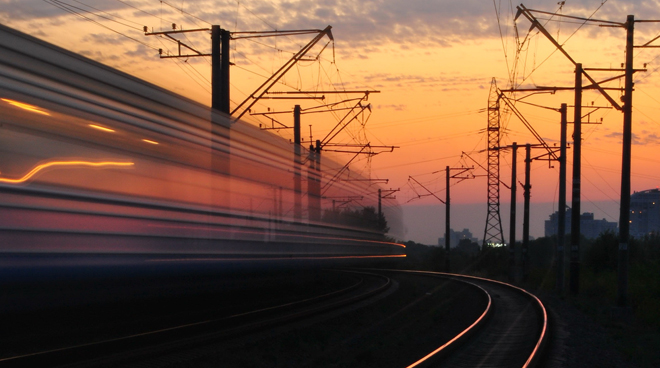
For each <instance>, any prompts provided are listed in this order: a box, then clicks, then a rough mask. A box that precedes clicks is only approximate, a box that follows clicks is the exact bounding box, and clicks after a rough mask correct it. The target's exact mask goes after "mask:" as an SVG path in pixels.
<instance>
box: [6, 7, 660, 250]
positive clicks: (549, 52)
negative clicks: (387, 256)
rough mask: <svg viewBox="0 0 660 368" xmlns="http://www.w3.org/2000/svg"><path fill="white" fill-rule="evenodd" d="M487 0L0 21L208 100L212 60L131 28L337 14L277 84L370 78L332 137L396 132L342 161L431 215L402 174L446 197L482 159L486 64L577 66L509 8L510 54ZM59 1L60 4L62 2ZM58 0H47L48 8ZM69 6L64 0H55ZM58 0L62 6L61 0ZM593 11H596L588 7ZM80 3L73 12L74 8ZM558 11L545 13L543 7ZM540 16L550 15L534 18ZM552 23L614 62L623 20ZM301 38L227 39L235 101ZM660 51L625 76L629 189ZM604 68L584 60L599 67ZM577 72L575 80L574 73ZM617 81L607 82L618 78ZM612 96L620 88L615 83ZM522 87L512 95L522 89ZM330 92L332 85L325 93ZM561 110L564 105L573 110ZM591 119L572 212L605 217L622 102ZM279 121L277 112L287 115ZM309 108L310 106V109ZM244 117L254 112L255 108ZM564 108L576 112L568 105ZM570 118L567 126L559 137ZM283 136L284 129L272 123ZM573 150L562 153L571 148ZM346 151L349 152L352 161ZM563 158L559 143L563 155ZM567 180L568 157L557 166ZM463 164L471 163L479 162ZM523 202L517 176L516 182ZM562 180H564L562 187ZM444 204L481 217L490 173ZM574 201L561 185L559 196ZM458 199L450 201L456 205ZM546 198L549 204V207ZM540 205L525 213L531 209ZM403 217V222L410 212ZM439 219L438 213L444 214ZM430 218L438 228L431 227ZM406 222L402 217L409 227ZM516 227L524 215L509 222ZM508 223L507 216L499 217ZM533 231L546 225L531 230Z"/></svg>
mask: <svg viewBox="0 0 660 368" xmlns="http://www.w3.org/2000/svg"><path fill="white" fill-rule="evenodd" d="M485 3H486V5H487V6H484V2H483V1H477V0H475V1H465V2H463V1H461V2H456V1H437V2H433V3H432V4H431V3H428V2H427V1H423V0H418V1H417V0H415V1H406V2H402V1H397V0H389V1H377V2H376V1H360V2H357V1H355V2H353V1H347V2H342V1H340V2H315V3H314V4H312V3H310V2H304V1H250V0H247V1H240V2H236V1H211V0H199V1H174V0H172V1H170V2H161V1H156V0H130V1H129V0H125V1H119V0H114V1H92V0H79V1H74V0H62V1H61V2H49V1H45V2H44V1H40V0H39V1H36V0H30V1H20V2H18V1H5V2H2V3H0V21H2V22H3V23H4V24H6V25H8V26H11V27H14V28H17V29H19V30H21V31H23V32H26V33H28V34H31V35H34V36H36V37H39V38H42V39H45V40H47V41H49V42H52V43H54V44H56V45H58V46H62V47H64V48H67V49H69V50H71V51H74V52H77V53H80V54H82V55H85V56H87V57H90V58H92V59H94V60H97V61H99V62H102V63H104V64H107V65H109V66H112V67H116V68H118V69H120V70H123V71H125V72H127V73H129V74H132V75H135V76H137V77H140V78H143V79H146V80H147V81H150V82H152V83H155V84H157V85H159V86H162V87H164V88H167V89H169V90H172V91H174V92H177V93H180V94H182V95H184V96H186V97H189V98H192V99H194V100H197V101H200V102H202V103H206V104H209V103H210V90H211V87H210V82H209V80H210V60H209V58H194V59H193V58H191V59H188V60H187V61H184V59H177V60H174V59H168V60H159V58H158V53H157V49H158V48H163V49H165V50H168V49H169V50H172V51H173V50H175V44H173V43H171V42H168V41H166V40H163V39H159V38H156V37H153V36H151V37H147V36H144V34H143V32H142V26H148V27H149V28H150V29H153V30H161V29H170V28H171V23H176V24H177V27H179V28H180V27H183V28H185V29H191V28H200V27H209V25H210V24H220V25H221V26H222V27H224V28H227V29H229V30H230V31H246V30H273V29H300V28H303V29H305V28H320V29H322V28H324V27H325V26H326V25H328V24H330V25H332V26H333V35H334V37H335V42H334V43H332V42H330V43H328V44H327V48H326V49H325V50H324V51H323V53H322V54H321V61H320V62H311V61H309V62H303V63H301V64H300V65H299V66H298V67H296V68H294V69H292V71H291V72H290V73H289V74H288V75H287V76H286V77H285V78H284V81H285V83H286V85H284V84H281V85H278V86H277V87H276V88H274V90H287V89H289V90H290V89H291V88H292V87H293V88H300V89H304V90H310V89H330V88H333V89H334V88H337V89H341V88H346V89H372V90H379V91H381V92H380V93H379V94H373V95H371V96H370V98H369V102H370V103H371V104H372V107H373V112H372V113H371V115H370V116H369V118H368V120H365V121H366V124H365V126H364V127H361V126H360V125H357V124H354V125H353V126H351V127H350V129H349V130H350V133H351V135H349V134H344V135H342V136H341V137H338V138H337V142H343V143H350V142H353V141H354V140H355V139H357V140H358V141H360V142H362V143H365V142H370V143H371V144H372V145H393V146H399V148H397V149H396V150H395V151H394V152H393V153H383V154H380V155H377V156H375V157H373V159H372V160H371V161H369V160H366V159H362V160H359V161H357V162H356V164H355V165H354V170H356V171H361V172H364V173H366V172H370V175H371V176H372V177H373V178H383V179H389V183H388V184H386V185H385V187H388V188H400V189H401V190H400V192H398V193H397V194H396V195H397V198H398V200H399V202H400V203H402V204H409V205H424V204H425V205H433V206H436V205H438V206H440V207H438V213H440V214H441V213H442V212H443V211H444V209H442V207H441V204H440V203H439V201H437V200H436V199H434V198H431V197H424V198H418V195H419V194H425V193H426V192H425V190H424V189H422V188H420V187H419V186H414V187H411V185H410V183H409V180H408V178H409V176H413V177H414V178H415V179H417V180H419V181H420V182H422V183H423V184H424V185H425V186H426V187H427V188H428V189H430V190H431V191H433V192H434V193H436V195H438V196H439V197H441V198H444V186H445V184H444V182H445V181H444V172H440V173H436V174H432V173H433V172H435V171H438V170H443V169H444V168H445V166H447V165H450V166H460V165H462V164H463V165H472V162H471V161H469V160H467V161H466V160H462V159H461V153H462V152H463V151H465V152H468V153H469V155H470V156H471V157H472V158H474V159H475V160H477V161H478V162H480V163H482V164H485V162H486V156H485V153H483V152H480V151H482V150H483V149H485V148H486V136H485V134H484V133H483V130H484V129H485V128H486V125H487V115H486V113H485V111H484V110H485V108H486V107H487V102H488V92H489V88H490V82H491V78H493V77H496V78H497V82H498V86H499V87H500V88H507V87H510V84H509V82H508V80H509V75H510V73H511V72H512V71H513V70H515V71H516V72H517V76H518V77H517V78H516V83H517V84H518V85H522V86H524V87H533V86H535V85H536V86H539V85H540V86H571V85H572V84H573V80H574V74H573V70H574V69H573V66H572V64H571V63H569V62H568V61H567V59H566V57H564V56H563V55H561V54H560V53H559V52H556V51H555V49H554V47H553V46H552V45H550V43H549V42H548V41H547V39H546V38H545V37H544V36H542V35H540V34H538V33H537V32H535V31H534V32H532V33H530V34H529V35H528V33H527V31H528V29H529V22H528V21H527V20H525V19H519V20H518V22H517V24H518V33H519V36H520V38H519V40H520V41H521V42H522V41H523V40H525V42H524V43H522V50H521V52H520V53H519V54H518V57H519V59H518V60H519V63H518V67H517V68H513V67H512V65H513V62H514V60H515V59H516V50H515V42H516V39H515V37H514V32H513V27H512V24H513V23H512V19H511V17H512V14H511V7H515V5H516V3H510V2H495V3H496V4H497V6H498V7H500V8H499V9H497V10H499V14H500V18H499V22H500V26H498V17H497V12H496V8H495V7H494V5H493V4H491V3H488V2H485ZM601 3H602V2H601V1H600V0H583V1H568V2H566V5H564V7H563V9H562V10H561V13H563V14H570V15H577V16H590V15H592V14H593V17H594V18H598V19H607V20H612V21H617V22H624V21H625V14H634V15H636V16H637V18H638V19H639V18H640V17H641V16H644V17H645V18H646V19H651V18H654V17H655V18H656V19H660V12H659V10H658V9H655V8H654V7H652V6H651V5H648V4H646V2H645V1H641V0H640V1H612V0H610V1H606V2H605V3H604V4H601ZM67 4H68V5H67ZM524 4H525V6H526V7H528V8H532V9H541V10H545V11H550V12H554V11H557V10H558V9H557V4H556V2H555V1H553V2H543V1H539V0H537V1H528V2H525V3H524ZM56 5H59V7H58V6H56ZM63 6H64V7H65V8H66V9H63V8H62V7H63ZM67 9H68V11H65V10H67ZM596 10H598V11H597V12H596V13H594V12H595V11H596ZM72 11H73V12H78V15H76V14H71V12H72ZM555 20H556V19H555ZM546 21H547V22H546ZM543 23H545V24H547V27H548V29H549V30H550V32H551V34H552V35H553V36H555V37H557V38H558V40H559V41H560V42H561V43H563V44H565V47H566V50H567V51H568V52H569V54H570V55H571V56H572V57H573V58H574V59H575V60H577V61H579V62H582V63H583V64H584V66H585V67H619V64H620V63H621V62H623V60H624V52H623V48H624V44H623V42H624V33H625V32H624V30H622V29H611V28H599V27H595V26H589V25H587V26H581V25H580V24H576V22H575V21H565V22H561V23H560V22H556V21H553V20H549V21H548V17H547V16H544V17H543ZM658 33H660V25H656V24H653V23H648V24H638V25H637V38H636V43H638V44H639V43H643V42H646V41H648V40H650V39H651V38H653V37H654V36H656V35H657V34H658ZM187 37H188V38H185V39H183V38H182V40H183V41H184V42H187V43H189V44H191V45H194V46H195V47H197V48H198V49H200V50H202V51H204V52H208V51H209V49H210V42H209V41H210V37H209V35H208V33H196V34H188V35H187ZM311 37H312V36H309V35H307V36H301V37H288V38H278V39H274V38H273V39H270V38H269V39H260V40H258V43H257V42H252V41H236V42H235V43H234V45H233V48H232V62H234V63H235V64H236V65H235V67H233V69H232V77H231V78H232V101H233V106H234V105H235V104H236V103H237V102H239V101H242V100H243V98H244V97H245V96H246V94H248V93H250V92H251V91H252V90H253V89H254V88H255V87H256V86H257V85H258V84H259V83H261V82H262V81H263V77H262V76H267V75H269V74H270V73H272V72H273V71H274V70H276V69H277V68H278V67H279V66H280V65H281V64H282V63H284V62H285V61H286V60H287V59H288V58H289V57H290V55H291V54H292V53H293V52H295V51H297V50H298V48H299V47H300V46H302V45H304V44H305V43H307V42H308V40H309V39H311ZM327 42H328V39H327V38H326V39H324V40H323V41H322V42H321V43H319V47H317V48H316V49H315V51H314V52H312V53H311V54H313V55H316V52H318V51H319V50H320V48H321V46H323V45H326V43H327ZM659 57H660V51H656V50H654V49H645V50H639V49H638V50H636V52H635V67H637V68H642V66H643V64H644V63H648V65H647V68H648V71H647V72H640V73H638V74H637V75H636V78H635V80H636V85H635V87H636V89H635V94H634V97H633V105H634V112H633V132H634V134H635V144H634V146H633V167H632V172H633V176H632V189H633V190H644V189H649V188H655V187H657V186H658V184H659V183H660V174H658V170H657V169H658V166H659V163H660V158H658V156H657V155H656V152H657V149H658V142H659V141H658V133H657V132H658V130H659V128H660V118H658V117H657V116H658V114H657V111H658V106H659V103H660V98H658V97H657V96H660V93H658V92H660V78H659V76H658V72H657V71H658V68H659V67H660V63H659V62H658V58H659ZM610 75H612V74H611V73H610V74H607V73H600V74H594V76H596V77H597V79H605V78H607V77H608V76H610ZM585 83H586V81H585ZM622 83H623V82H622V81H621V82H619V81H614V82H611V83H610V84H609V85H608V86H610V87H619V86H621V85H622ZM613 95H615V96H616V98H618V97H619V94H618V92H613ZM521 96H523V95H522V94H519V95H518V97H521ZM327 97H328V99H329V100H330V99H331V98H335V97H331V96H327ZM524 101H527V102H530V103H533V104H537V105H543V106H548V107H552V108H557V107H559V105H560V104H561V103H562V102H565V103H568V104H569V105H572V104H573V102H572V101H573V93H572V92H561V93H557V94H556V95H552V96H551V95H547V94H543V95H534V96H530V97H528V98H526V99H525V100H524ZM583 101H584V102H585V103H587V104H591V101H594V105H596V106H606V101H605V100H604V98H602V97H601V96H598V95H597V94H596V93H594V92H586V93H585V94H584V97H583ZM295 103H300V104H301V105H302V106H303V108H305V107H309V106H314V105H319V104H320V102H319V101H308V100H306V101H295V102H294V101H286V102H280V103H279V104H278V103H275V102H273V101H262V102H261V103H259V104H258V105H257V106H256V110H257V111H258V112H263V111H266V110H267V109H268V108H271V109H275V110H287V109H291V108H292V106H293V105H294V104H295ZM518 106H519V108H520V110H521V111H522V112H523V114H525V116H526V118H527V119H528V120H529V121H530V122H531V123H532V125H533V126H534V127H535V129H536V130H537V131H538V132H539V133H540V134H541V136H543V137H544V139H546V140H547V141H548V143H550V144H554V143H555V142H557V141H558V139H559V115H558V113H556V112H553V111H549V110H546V109H541V108H538V107H532V106H529V105H522V104H519V105H518ZM323 115H324V116H321V115H313V116H312V115H308V116H304V117H303V136H304V137H305V139H306V140H307V139H308V136H309V127H308V125H309V124H312V123H313V134H314V139H319V138H321V137H322V136H324V135H325V133H326V132H328V131H329V130H330V129H331V128H332V126H334V124H335V123H336V119H334V118H332V116H331V115H330V114H323ZM569 116H572V109H569ZM601 118H602V119H603V123H602V124H601V125H589V126H585V127H584V128H583V134H584V135H583V138H584V144H583V153H584V156H583V175H584V178H583V189H582V192H583V195H584V201H585V204H583V210H585V211H592V212H596V217H597V218H603V217H605V218H607V219H608V220H610V221H617V219H618V213H617V212H616V211H611V210H601V209H599V208H598V207H594V206H590V205H589V203H593V204H594V205H596V204H597V203H600V201H618V200H619V188H620V167H621V158H620V155H621V144H620V143H621V142H620V132H621V126H622V114H621V113H620V112H618V111H615V110H612V109H602V110H599V111H596V112H595V113H594V114H593V115H592V116H591V117H590V119H591V120H592V121H600V119H601ZM287 119H288V120H287ZM312 119H313V120H312ZM247 120H248V121H251V122H254V123H255V124H258V123H259V122H258V121H257V120H256V118H254V117H250V118H248V119H247ZM569 120H572V118H569ZM282 122H284V123H286V124H291V122H292V118H291V117H288V116H282ZM502 125H503V126H505V127H506V131H505V134H504V135H503V138H502V144H503V145H505V144H507V145H508V144H510V143H511V142H514V141H515V142H517V143H518V144H525V143H528V142H529V143H537V142H536V141H535V139H534V138H533V136H532V135H531V134H530V133H529V132H528V131H527V129H526V128H525V127H524V126H523V124H522V123H521V122H520V121H518V120H517V119H516V118H515V117H507V118H505V119H504V120H503V121H502ZM571 132H572V127H569V137H570V135H571ZM274 133H275V134H280V135H282V136H283V137H285V138H287V139H290V138H291V132H290V131H288V130H281V131H279V132H274ZM523 155H524V152H523V151H522V150H520V151H519V155H518V164H519V168H520V169H519V170H520V171H519V172H520V175H519V179H518V180H520V181H522V180H523V176H522V173H523V171H522V165H523V161H522V158H523ZM569 155H570V153H569ZM350 157H351V156H350V155H346V160H348V159H350ZM570 160H572V158H571V157H570V156H569V161H570ZM510 163H511V157H510V155H509V154H504V155H503V156H502V168H501V177H502V180H503V181H505V182H507V183H509V182H510ZM568 170H569V180H570V170H571V165H570V164H569V168H568ZM474 173H475V175H483V174H484V172H483V171H482V170H475V171H474ZM557 173H558V170H557V165H555V168H548V164H547V163H544V162H535V163H534V164H533V168H532V201H533V202H539V203H540V202H553V201H556V196H557V175H558V174H557ZM519 193H520V194H519V195H520V197H519V198H518V201H519V202H522V190H519ZM569 193H570V190H569ZM501 200H502V203H503V210H502V218H503V221H504V222H508V205H505V203H507V202H508V201H509V195H508V193H507V192H506V191H505V188H504V187H502V198H501ZM452 202H453V203H456V204H478V203H483V204H484V210H483V211H484V213H483V214H479V216H484V218H485V211H486V208H485V202H486V179H485V178H484V177H477V178H476V179H474V180H467V181H463V182H461V183H459V184H457V185H455V186H454V187H453V188H452ZM569 203H570V196H569ZM457 208H458V207H457ZM546 212H547V211H546ZM549 214H550V213H549V212H547V213H545V212H544V213H535V216H536V221H537V222H539V223H540V222H541V221H542V220H544V219H546V218H547V216H548V215H549ZM411 226H412V225H411ZM442 226H443V225H442ZM442 226H440V227H442ZM453 227H455V228H456V229H461V228H463V227H469V228H470V229H471V230H472V231H473V233H474V235H475V236H478V237H481V236H482V232H483V224H481V223H480V222H478V221H477V222H475V223H465V224H462V223H458V224H456V226H453ZM411 228H414V226H413V227H411ZM519 228H520V227H519ZM442 231H443V228H442V229H440V228H439V229H435V230H434V231H433V232H429V233H428V234H427V235H425V237H424V238H423V239H422V238H415V235H411V234H409V236H410V238H412V239H420V241H422V240H423V241H425V242H427V243H428V242H431V240H432V239H434V237H437V236H440V235H441V234H442ZM505 231H506V230H505ZM532 234H533V235H535V236H541V235H543V234H542V233H538V231H537V233H534V232H533V233H532Z"/></svg>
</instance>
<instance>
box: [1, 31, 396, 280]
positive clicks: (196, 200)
mask: <svg viewBox="0 0 660 368" xmlns="http://www.w3.org/2000/svg"><path fill="white" fill-rule="evenodd" d="M0 49H1V50H0V51H1V52H0V96H3V97H6V98H3V99H2V101H4V102H6V103H0V171H1V172H2V178H0V264H5V265H9V266H12V264H17V262H18V263H21V264H23V263H29V262H27V261H26V259H28V260H29V259H30V257H32V259H38V262H40V263H39V264H42V263H43V262H47V261H48V260H51V259H52V260H53V261H52V262H55V261H54V260H58V262H63V263H67V264H70V263H73V262H74V260H75V262H79V261H80V262H82V261H83V260H86V259H89V258H90V257H94V256H95V257H96V258H97V260H98V259H100V257H103V258H102V260H103V262H106V261H108V260H111V259H125V258H126V257H133V258H132V259H140V260H144V259H146V258H154V257H157V258H176V259H178V258H216V259H222V260H223V262H228V263H231V262H234V261H236V262H238V263H240V267H245V266H244V265H245V264H250V262H249V261H253V260H254V263H255V264H256V263H259V264H260V265H259V267H261V264H262V263H263V262H261V261H263V260H272V261H277V262H281V263H287V264H290V263H292V262H303V263H304V262H308V263H313V264H316V263H315V262H316V261H317V260H334V261H325V262H323V265H324V266H328V265H332V264H333V263H332V262H335V263H339V261H340V260H348V259H352V260H357V261H351V264H355V263H356V262H357V263H358V264H359V263H360V262H364V263H367V261H368V260H374V259H400V258H401V257H405V249H404V248H405V247H404V246H403V245H401V244H397V243H396V242H394V240H393V239H395V238H401V237H402V235H403V234H402V232H401V231H402V224H401V215H402V214H401V208H400V207H399V205H398V204H397V203H396V202H395V201H394V200H391V199H382V214H379V213H378V212H377V211H376V208H378V207H379V206H378V201H379V198H378V189H379V188H378V186H377V185H375V184H373V182H370V181H369V180H365V179H368V178H366V177H364V176H361V175H359V174H356V173H355V172H354V170H344V169H343V167H344V164H343V162H342V160H338V159H336V158H333V156H332V153H331V152H323V153H322V160H320V162H319V161H318V157H313V155H310V152H308V151H307V150H306V149H305V148H304V147H303V148H301V151H302V155H301V157H300V158H296V157H294V154H295V153H294V152H295V150H294V147H293V145H292V143H291V142H289V141H288V140H287V139H283V138H282V137H280V136H276V135H274V134H271V133H270V132H267V131H263V130H260V129H259V128H258V127H255V126H252V125H249V124H246V123H244V122H242V121H235V120H233V119H232V118H230V117H229V116H226V115H223V114H220V113H217V112H216V111H213V110H212V109H210V108H209V107H207V106H204V105H201V104H199V103H196V102H194V101H191V100H188V99H186V98H183V97H181V96H179V95H176V94H174V93H172V92H169V91H167V90H164V89H162V88H159V87H157V86H154V85H151V84H149V83H146V82H144V81H142V80H139V79H137V78H134V77H132V76H129V75H126V74H124V73H122V72H119V71H117V70H114V69H112V68H109V67H107V66H104V65H102V64H99V63H97V62H94V61H91V60H88V59H86V58H84V57H82V56H80V55H76V54H73V53H71V52H68V51H66V50H62V49H60V48H58V47H55V46H53V45H50V44H48V43H45V42H43V41H40V40H37V39H35V38H32V37H30V36H27V35H24V34H22V33H20V32H17V31H14V30H11V29H9V28H6V27H4V26H1V25H0ZM19 101H20V102H19ZM292 118H293V117H292ZM91 128H94V129H91ZM109 132H112V134H109ZM145 143H148V144H145ZM343 161H345V159H343ZM35 163H41V164H40V165H38V166H36V167H34V165H35ZM49 168H50V169H49ZM55 168H57V169H55ZM127 168H130V169H128V170H127ZM46 169H48V170H46ZM26 172H27V174H25V173H26ZM339 172H342V175H341V177H340V178H338V179H340V180H336V181H334V182H333V181H331V180H330V179H331V178H334V177H335V176H338V174H337V173H339ZM298 173H299V174H298ZM37 174H38V175H37ZM296 175H300V176H299V179H300V180H301V182H302V191H301V192H296V189H295V188H296V185H295V182H296ZM319 181H320V182H321V185H320V186H319ZM18 183H21V185H16V184H18ZM312 184H315V185H312ZM319 187H323V188H324V189H323V190H324V192H323V196H321V193H320V192H319V191H318V188H319ZM339 198H363V199H362V200H360V201H358V202H352V203H349V204H348V205H350V206H353V207H346V206H347V204H346V203H343V202H342V205H341V206H340V207H341V209H339V208H338V209H335V208H333V207H334V206H333V204H334V203H335V202H334V199H339ZM337 202H341V200H337ZM296 203H299V204H300V205H299V206H296ZM296 208H300V210H296ZM67 257H68V258H67ZM241 259H242V260H243V261H240V260H241ZM3 260H4V261H6V262H4V263H3V262H2V261H3ZM97 260H95V261H94V262H97ZM360 260H364V261H360ZM289 261H291V262H289ZM108 262H111V261H108ZM269 263H274V262H269ZM35 264H36V263H35ZM218 267H220V266H218Z"/></svg>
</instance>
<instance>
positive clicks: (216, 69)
mask: <svg viewBox="0 0 660 368" xmlns="http://www.w3.org/2000/svg"><path fill="white" fill-rule="evenodd" d="M221 43H222V40H221V38H220V26H211V107H212V108H213V109H215V110H218V111H222V110H221V107H222V103H221V102H220V101H221V97H220V85H221V84H222V77H221V74H222V73H221V72H220V70H221V69H222V66H221V62H220V49H221V46H220V44H221Z"/></svg>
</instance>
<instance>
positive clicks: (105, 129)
mask: <svg viewBox="0 0 660 368" xmlns="http://www.w3.org/2000/svg"><path fill="white" fill-rule="evenodd" d="M89 126H90V127H92V128H94V129H98V130H102V131H104V132H110V133H114V132H115V131H114V130H113V129H110V128H106V127H102V126H100V125H96V124H89Z"/></svg>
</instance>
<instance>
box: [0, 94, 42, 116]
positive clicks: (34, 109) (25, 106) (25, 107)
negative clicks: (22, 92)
mask: <svg viewBox="0 0 660 368" xmlns="http://www.w3.org/2000/svg"><path fill="white" fill-rule="evenodd" d="M2 101H5V102H6V103H8V104H10V105H13V106H16V107H19V108H21V109H23V110H27V111H32V112H36V113H37V114H42V115H50V114H49V113H47V112H45V111H43V110H40V109H39V108H38V107H36V106H32V105H28V104H26V103H22V102H18V101H13V100H8V99H6V98H3V99H2Z"/></svg>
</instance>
